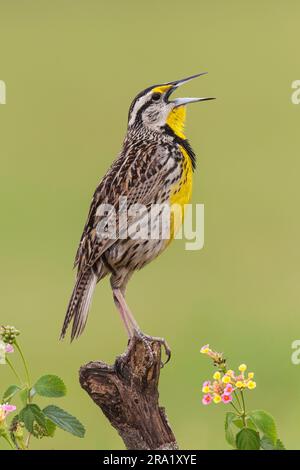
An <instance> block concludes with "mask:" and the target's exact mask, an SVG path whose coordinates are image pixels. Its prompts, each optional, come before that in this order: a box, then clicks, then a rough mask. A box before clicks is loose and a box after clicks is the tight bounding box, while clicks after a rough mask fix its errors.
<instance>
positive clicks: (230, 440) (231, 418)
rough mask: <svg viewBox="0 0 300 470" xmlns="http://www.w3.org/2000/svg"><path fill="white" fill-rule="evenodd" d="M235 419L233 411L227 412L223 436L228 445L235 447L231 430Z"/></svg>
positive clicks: (233, 434)
mask: <svg viewBox="0 0 300 470" xmlns="http://www.w3.org/2000/svg"><path fill="white" fill-rule="evenodd" d="M236 419H237V416H236V414H235V413H232V412H230V411H229V412H228V413H226V416H225V438H226V441H227V442H228V444H229V445H231V446H232V447H236V444H235V433H234V432H233V426H232V425H233V423H234V421H235V420H236Z"/></svg>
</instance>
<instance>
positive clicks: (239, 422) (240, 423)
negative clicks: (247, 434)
mask: <svg viewBox="0 0 300 470" xmlns="http://www.w3.org/2000/svg"><path fill="white" fill-rule="evenodd" d="M233 424H234V425H235V426H236V427H237V428H239V429H243V427H244V423H243V420H242V418H237V417H236V419H234V420H233Z"/></svg>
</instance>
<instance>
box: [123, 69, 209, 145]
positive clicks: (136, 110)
mask: <svg viewBox="0 0 300 470" xmlns="http://www.w3.org/2000/svg"><path fill="white" fill-rule="evenodd" d="M201 75H204V73H200V74H197V75H193V76H192V77H188V78H184V79H183V80H176V81H174V82H168V83H164V84H162V85H153V86H151V87H149V88H146V89H145V90H143V91H142V92H141V93H139V94H138V95H137V96H136V98H135V99H134V100H133V102H132V103H131V106H130V108H129V113H128V128H129V129H131V128H135V127H139V128H140V127H145V128H147V129H149V130H151V131H154V132H162V130H164V129H165V128H166V126H168V127H169V128H171V129H172V131H173V132H174V133H175V134H176V135H177V136H178V137H181V138H184V135H183V129H184V123H185V116H186V112H185V109H186V108H185V105H187V104H189V103H194V102H197V101H207V100H211V99H213V98H175V99H174V100H170V96H171V94H172V93H173V92H174V91H175V90H176V89H177V88H178V87H179V86H180V85H183V84H184V83H187V82H189V81H190V80H192V79H193V78H196V77H199V76H201Z"/></svg>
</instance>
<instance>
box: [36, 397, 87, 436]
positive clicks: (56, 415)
mask: <svg viewBox="0 0 300 470" xmlns="http://www.w3.org/2000/svg"><path fill="white" fill-rule="evenodd" d="M43 412H44V414H45V415H46V416H47V418H48V419H50V421H52V422H53V423H54V424H56V426H58V427H59V428H61V429H63V430H64V431H66V432H69V433H71V434H74V436H77V437H84V434H85V429H84V426H83V425H82V424H81V422H80V421H79V420H78V419H77V418H75V416H72V415H70V414H69V413H68V412H67V411H65V410H63V409H61V408H59V407H58V406H54V405H49V406H47V407H46V408H44V409H43Z"/></svg>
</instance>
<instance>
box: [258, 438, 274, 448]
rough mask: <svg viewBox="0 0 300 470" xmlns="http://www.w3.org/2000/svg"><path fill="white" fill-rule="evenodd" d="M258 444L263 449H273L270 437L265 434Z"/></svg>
mask: <svg viewBox="0 0 300 470" xmlns="http://www.w3.org/2000/svg"><path fill="white" fill-rule="evenodd" d="M260 445H261V447H262V448H263V449H264V450H275V446H274V444H273V441H272V439H270V438H269V437H267V436H263V437H262V438H261V440H260Z"/></svg>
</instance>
